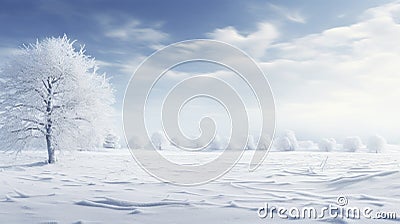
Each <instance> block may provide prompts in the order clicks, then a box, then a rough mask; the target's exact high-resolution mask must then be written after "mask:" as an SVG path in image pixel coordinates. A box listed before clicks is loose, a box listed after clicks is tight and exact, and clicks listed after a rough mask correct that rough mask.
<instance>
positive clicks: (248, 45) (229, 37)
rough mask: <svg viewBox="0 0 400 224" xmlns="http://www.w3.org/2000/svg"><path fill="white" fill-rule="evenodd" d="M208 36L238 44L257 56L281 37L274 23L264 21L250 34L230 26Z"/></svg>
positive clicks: (253, 55)
mask: <svg viewBox="0 0 400 224" xmlns="http://www.w3.org/2000/svg"><path fill="white" fill-rule="evenodd" d="M207 36H208V37H210V38H213V39H216V40H220V41H224V42H227V43H229V44H232V45H234V46H237V47H239V48H240V49H242V50H244V51H245V52H247V53H249V54H250V56H252V57H256V58H257V57H262V56H263V55H264V54H265V53H266V50H267V48H268V47H269V46H270V45H271V43H272V42H273V41H274V40H276V39H277V38H278V37H279V32H278V30H277V29H276V27H275V26H274V25H272V24H270V23H266V22H264V23H259V24H258V26H257V30H256V31H255V32H252V33H248V34H242V33H240V32H239V31H238V30H236V28H234V27H232V26H228V27H225V28H221V29H216V30H214V31H213V32H211V33H208V34H207Z"/></svg>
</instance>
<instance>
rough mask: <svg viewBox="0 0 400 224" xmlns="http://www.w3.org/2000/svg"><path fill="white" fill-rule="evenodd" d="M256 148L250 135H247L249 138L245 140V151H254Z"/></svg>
mask: <svg viewBox="0 0 400 224" xmlns="http://www.w3.org/2000/svg"><path fill="white" fill-rule="evenodd" d="M256 148H257V146H256V142H255V139H254V137H253V136H252V135H249V137H248V139H247V146H246V149H247V150H255V149H256Z"/></svg>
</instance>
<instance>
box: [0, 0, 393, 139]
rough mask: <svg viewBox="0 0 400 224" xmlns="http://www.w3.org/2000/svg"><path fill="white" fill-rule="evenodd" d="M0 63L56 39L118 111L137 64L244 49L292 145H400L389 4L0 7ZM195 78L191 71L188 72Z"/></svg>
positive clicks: (47, 3) (68, 3) (76, 3)
mask: <svg viewBox="0 0 400 224" xmlns="http://www.w3.org/2000/svg"><path fill="white" fill-rule="evenodd" d="M0 5H1V7H0V21H1V22H0V29H1V34H0V60H1V61H4V60H5V59H6V58H7V55H9V54H10V53H12V52H14V51H15V49H16V48H18V46H21V45H22V44H26V43H31V42H35V41H36V39H39V40H40V39H43V38H45V37H47V36H62V35H63V34H64V33H65V34H67V35H68V36H69V37H70V38H72V39H77V40H78V43H80V44H85V45H86V49H87V53H88V54H90V55H92V56H94V57H95V58H96V59H97V60H98V61H99V65H100V68H101V71H105V72H106V73H107V74H108V75H110V76H112V77H113V78H112V82H113V85H114V87H115V89H116V90H117V93H116V94H117V103H116V105H115V107H116V109H117V110H120V109H121V103H122V99H123V94H124V91H125V87H126V84H127V82H128V81H129V78H130V76H131V74H132V73H133V72H134V71H135V68H136V67H137V65H138V64H139V63H140V62H141V61H142V60H143V59H144V58H146V57H147V56H148V55H149V54H151V53H152V52H154V51H155V50H157V49H159V48H161V47H162V46H165V45H168V44H171V43H174V42H177V41H182V40H186V39H193V38H212V39H218V40H222V41H226V42H228V43H231V44H233V45H235V46H238V47H239V48H241V49H243V50H244V51H246V52H247V53H249V54H250V55H251V56H252V57H254V58H255V60H256V61H257V62H258V63H259V64H260V67H261V68H262V69H263V70H264V72H265V73H266V74H267V78H268V79H269V81H270V84H271V87H272V90H273V92H274V94H275V100H276V107H277V119H278V121H277V122H278V131H279V130H284V129H293V130H295V131H296V133H297V135H298V137H299V138H300V139H313V140H318V139H319V138H322V137H336V138H339V139H340V138H343V137H345V136H349V135H360V136H362V137H365V136H369V135H372V134H376V133H379V134H381V135H383V136H386V137H387V138H388V139H389V140H390V141H391V142H400V132H399V128H398V127H400V119H398V118H397V116H398V114H399V112H400V109H399V107H398V106H397V101H396V100H397V99H399V98H400V93H399V91H398V90H397V89H396V86H398V85H400V78H399V74H398V72H397V71H399V70H400V68H398V67H399V65H397V64H398V63H396V62H397V61H398V60H399V59H400V51H399V50H400V49H399V46H398V45H399V44H397V43H396V40H398V39H400V32H399V17H398V16H397V15H399V14H400V6H399V5H400V3H399V2H396V1H395V2H393V1H369V0H366V1H344V0H339V1H317V0H309V1H305V0H303V1H252V0H250V1H227V0H226V1H190V2H189V1H183V0H182V1H151V0H150V1H144V0H143V1H75V0H73V1H12V0H10V1H4V0H1V1H0ZM197 72H198V71H197Z"/></svg>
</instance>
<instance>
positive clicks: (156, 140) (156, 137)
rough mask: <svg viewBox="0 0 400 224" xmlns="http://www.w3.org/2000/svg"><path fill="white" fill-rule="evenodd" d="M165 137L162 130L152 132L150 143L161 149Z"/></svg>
mask: <svg viewBox="0 0 400 224" xmlns="http://www.w3.org/2000/svg"><path fill="white" fill-rule="evenodd" d="M165 142H166V139H165V137H164V135H163V134H162V132H154V133H153V134H152V135H151V143H152V144H153V145H154V146H155V147H156V148H157V149H158V150H161V149H162V146H163V145H164V144H165Z"/></svg>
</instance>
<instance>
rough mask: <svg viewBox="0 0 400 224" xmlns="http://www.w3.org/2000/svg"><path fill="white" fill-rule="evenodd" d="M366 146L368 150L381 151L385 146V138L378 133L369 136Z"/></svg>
mask: <svg viewBox="0 0 400 224" xmlns="http://www.w3.org/2000/svg"><path fill="white" fill-rule="evenodd" d="M367 148H368V151H369V152H374V153H378V152H382V151H384V150H385V148H386V140H385V139H384V138H383V137H382V136H380V135H374V136H371V137H370V138H369V139H368V143H367Z"/></svg>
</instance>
